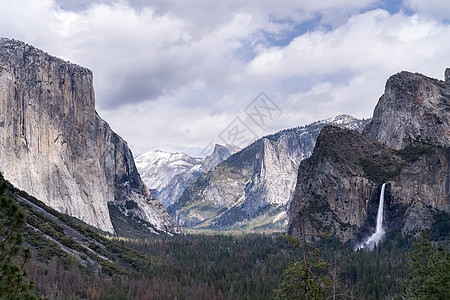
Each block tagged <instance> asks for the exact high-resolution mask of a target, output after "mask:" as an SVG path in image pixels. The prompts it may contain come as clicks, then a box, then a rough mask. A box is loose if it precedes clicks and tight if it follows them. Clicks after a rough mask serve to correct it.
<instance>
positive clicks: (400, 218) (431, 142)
mask: <svg viewBox="0 0 450 300" xmlns="http://www.w3.org/2000/svg"><path fill="white" fill-rule="evenodd" d="M449 89H450V84H449V82H448V81H447V82H444V81H439V80H436V79H431V78H428V77H426V76H423V75H421V74H413V73H409V72H401V73H399V74H396V75H394V76H392V77H391V78H390V79H389V80H388V82H387V84H386V89H385V94H384V95H383V96H382V97H381V98H380V101H379V103H378V104H377V106H376V108H375V112H374V117H373V119H372V122H371V123H369V124H368V125H367V126H366V128H365V130H364V134H360V133H357V132H354V131H348V130H347V131H346V130H343V129H339V128H334V127H326V128H324V129H323V130H322V132H321V134H320V136H319V138H318V142H317V144H316V147H315V149H314V152H313V154H312V156H311V157H310V158H308V159H306V160H304V161H302V163H301V164H300V168H299V176H298V180H297V185H296V189H295V196H294V199H293V201H292V203H291V207H290V212H289V226H288V232H289V233H290V234H293V235H296V236H298V235H299V234H300V210H301V206H302V204H305V208H304V210H305V217H306V220H307V222H306V224H307V229H308V230H309V231H312V232H319V231H324V230H327V229H331V230H332V231H333V232H334V233H335V234H336V236H337V237H338V238H340V239H341V241H344V242H347V241H351V240H353V241H355V240H356V239H359V238H362V237H363V235H368V233H370V231H373V228H374V227H375V216H376V211H377V207H378V201H379V200H378V199H379V193H380V188H381V184H382V183H383V182H386V183H387V186H386V193H385V210H384V217H385V229H386V231H390V230H401V231H402V232H403V233H411V232H417V231H419V230H420V229H421V228H428V227H430V226H431V225H432V223H433V222H434V221H435V220H434V216H435V215H436V214H437V213H450V175H449V173H450V172H449V171H450V148H449V139H450V136H449V131H448V130H449V129H450V128H449V116H450V93H449Z"/></svg>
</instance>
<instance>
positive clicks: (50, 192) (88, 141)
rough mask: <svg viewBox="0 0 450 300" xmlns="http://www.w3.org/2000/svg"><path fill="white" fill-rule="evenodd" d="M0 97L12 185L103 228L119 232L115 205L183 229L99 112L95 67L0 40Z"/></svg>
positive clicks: (0, 153) (2, 168)
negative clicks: (112, 213) (152, 191)
mask: <svg viewBox="0 0 450 300" xmlns="http://www.w3.org/2000/svg"><path fill="white" fill-rule="evenodd" d="M0 97H1V103H2V105H1V106H0V172H2V173H3V174H4V177H5V178H6V179H7V180H9V181H10V182H11V183H12V184H13V185H14V186H16V187H17V188H19V189H22V190H24V191H26V192H27V193H29V194H30V195H32V196H35V197H36V198H39V199H40V200H42V201H43V202H44V203H45V204H47V205H49V206H50V207H52V208H54V209H56V210H58V211H59V212H62V213H65V214H68V215H71V216H73V217H76V218H78V219H81V220H82V221H84V222H86V223H87V224H89V225H92V226H95V227H97V228H99V229H101V230H103V231H107V232H111V233H112V232H114V231H115V228H114V224H113V222H112V219H111V216H110V209H111V207H113V208H115V209H117V212H118V213H119V214H120V215H121V216H122V217H123V218H133V219H135V220H136V221H139V222H140V221H142V223H143V224H145V226H146V227H148V230H149V231H156V232H167V233H169V234H173V233H177V232H180V231H181V230H180V228H179V227H178V225H177V224H176V223H175V221H174V220H173V219H172V218H171V217H170V216H169V215H168V214H167V211H166V210H165V208H164V207H163V206H162V205H161V203H160V202H158V201H157V200H155V199H153V198H152V197H151V195H150V192H149V191H148V190H147V189H146V187H145V185H144V183H143V182H142V180H141V178H140V176H139V174H138V172H137V170H136V167H135V164H134V160H133V156H132V154H131V151H130V149H129V148H128V145H127V143H126V142H125V141H124V140H123V139H122V138H121V137H120V136H118V135H117V134H116V133H114V132H113V131H112V130H111V128H110V127H109V125H108V124H107V123H106V122H105V121H104V120H102V119H101V118H100V117H99V115H98V114H97V112H96V111H95V96H94V88H93V75H92V72H91V71H90V70H88V69H86V68H83V67H80V66H78V65H75V64H71V63H68V62H66V61H63V60H62V59H59V58H56V57H53V56H50V55H49V54H47V53H45V52H43V51H41V50H38V49H36V48H34V47H32V46H30V45H27V44H25V43H23V42H20V41H15V40H10V39H6V38H0Z"/></svg>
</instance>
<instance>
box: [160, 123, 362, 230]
mask: <svg viewBox="0 0 450 300" xmlns="http://www.w3.org/2000/svg"><path fill="white" fill-rule="evenodd" d="M367 123H368V120H358V119H356V118H354V117H352V116H348V115H341V116H337V117H335V118H330V119H328V120H323V121H318V122H315V123H312V124H310V125H306V126H301V127H297V128H293V129H287V130H283V131H280V132H278V133H275V134H272V135H268V136H266V137H263V138H261V139H259V140H257V141H255V142H254V143H252V144H251V145H249V146H247V147H246V148H244V149H243V150H241V151H239V152H237V153H235V154H234V155H232V156H230V157H229V158H228V159H226V160H225V161H223V162H222V163H220V164H219V165H217V166H216V167H214V168H212V169H211V170H210V171H209V172H207V173H204V174H202V175H201V176H200V177H199V178H198V179H197V180H196V181H195V182H194V183H193V184H192V185H191V186H189V187H188V188H187V189H186V190H185V191H184V193H183V195H182V196H181V198H180V199H179V200H178V201H176V202H175V203H174V204H172V205H171V206H169V207H168V212H169V213H170V214H171V216H172V217H173V218H175V219H176V220H177V222H178V223H179V224H180V225H181V226H184V227H191V228H209V229H217V230H222V229H258V228H277V229H284V228H286V225H287V215H286V208H287V206H288V205H289V202H290V200H291V199H292V194H293V191H294V187H295V183H296V177H297V169H298V164H299V163H300V161H301V160H303V159H304V158H307V157H309V156H310V155H311V153H312V150H313V148H314V144H315V140H316V138H317V136H318V135H319V132H320V130H321V129H322V128H323V127H324V126H325V125H328V124H335V125H337V126H343V127H349V128H352V129H358V130H362V129H363V127H364V125H366V124H367Z"/></svg>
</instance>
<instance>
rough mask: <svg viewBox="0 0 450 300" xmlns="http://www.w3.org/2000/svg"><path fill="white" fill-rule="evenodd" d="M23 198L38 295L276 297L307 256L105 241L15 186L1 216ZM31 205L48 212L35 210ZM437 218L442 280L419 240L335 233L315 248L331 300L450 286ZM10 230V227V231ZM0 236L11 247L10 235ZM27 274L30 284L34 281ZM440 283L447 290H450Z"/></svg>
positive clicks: (239, 241) (261, 246)
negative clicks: (371, 240)
mask: <svg viewBox="0 0 450 300" xmlns="http://www.w3.org/2000/svg"><path fill="white" fill-rule="evenodd" d="M0 184H2V178H1V177H0ZM15 195H16V196H17V195H20V196H21V197H26V198H27V199H28V200H29V201H30V202H29V203H25V202H23V201H19V202H18V204H19V205H20V207H21V208H20V209H19V205H13V206H14V207H16V208H14V209H17V213H18V214H19V215H21V214H23V216H25V220H26V224H27V225H25V226H24V227H23V230H22V231H21V233H22V235H23V237H24V241H25V243H24V246H25V247H29V248H30V250H31V253H32V258H31V261H30V262H28V263H27V264H26V265H25V269H26V271H27V273H28V277H29V279H31V280H32V281H33V282H34V290H33V291H32V293H34V294H36V296H38V297H41V296H43V297H45V298H48V299H233V300H234V299H272V298H273V297H274V296H275V294H274V290H276V289H277V287H278V286H279V283H280V282H281V280H282V273H283V270H285V269H286V268H287V267H288V266H290V265H292V263H293V262H295V261H298V259H299V257H301V250H300V249H298V248H295V247H293V246H291V245H290V244H289V243H288V242H287V241H286V239H285V238H283V237H282V236H281V235H280V234H242V235H237V234H235V235H224V234H222V235H201V234H188V235H180V236H174V237H164V236H152V237H148V238H147V239H143V238H136V239H119V238H107V237H105V236H102V235H100V234H98V233H96V232H94V231H93V230H92V229H91V228H88V227H85V226H82V225H80V224H79V223H77V222H74V221H73V219H71V218H68V217H67V216H65V215H62V214H60V213H57V212H55V211H54V210H52V209H50V208H48V207H45V206H44V205H43V203H41V202H39V201H37V200H36V199H33V198H32V197H29V196H27V195H26V194H24V193H23V192H18V191H17V190H15V189H14V188H12V187H11V186H7V192H5V196H7V197H3V200H4V201H3V200H2V201H3V202H4V203H3V204H2V206H0V208H1V211H0V212H2V213H3V214H4V213H5V212H7V211H8V208H7V207H12V206H11V205H10V204H8V203H9V202H8V203H7V202H5V201H6V199H12V198H14V197H15ZM30 203H31V204H32V205H37V206H38V208H39V209H42V210H39V209H38V210H36V209H35V208H32V205H31V204H30ZM7 204H8V205H9V206H8V205H7ZM44 211H45V212H44ZM19 212H20V213H19ZM22 212H23V213H22ZM15 213H16V212H15ZM46 213H51V214H46ZM6 219H8V217H6V218H5V217H0V220H6ZM19 219H20V218H19ZM436 220H437V221H436V223H435V224H434V225H433V227H432V228H431V230H429V233H430V238H431V240H432V241H434V242H432V243H428V242H426V243H425V242H423V241H421V245H425V246H426V247H428V248H426V247H422V248H424V249H425V250H426V251H428V252H430V251H432V250H433V249H435V248H433V247H435V245H436V242H435V241H439V243H440V244H441V245H442V247H440V248H439V247H437V248H436V249H440V250H439V251H437V252H436V253H434V254H433V255H432V257H434V259H435V261H436V262H438V263H432V264H430V268H431V270H436V271H433V272H434V273H437V272H439V273H438V274H439V276H434V277H433V276H430V277H429V278H428V277H427V280H426V282H425V283H423V282H422V281H421V278H422V277H421V276H418V275H417V274H421V273H420V272H424V271H423V270H422V271H421V270H419V273H417V272H416V271H414V269H413V268H412V267H414V264H411V263H410V262H411V261H414V260H412V258H411V257H413V256H411V255H409V256H408V253H416V254H415V256H414V257H415V259H416V260H417V259H424V258H423V253H426V251H422V252H421V253H422V254H420V253H419V252H417V247H416V245H417V241H418V240H417V239H416V238H415V237H411V236H406V237H405V236H402V235H401V234H400V233H398V232H390V233H388V234H387V236H386V238H385V240H384V241H383V242H382V243H381V244H380V245H379V246H378V247H376V248H375V249H374V250H373V251H366V250H358V251H354V250H353V248H352V245H342V244H341V243H340V242H339V241H336V240H334V239H333V238H330V239H327V240H322V241H321V242H320V243H317V244H315V245H314V246H315V247H318V248H320V249H321V250H322V251H320V252H321V258H320V259H322V260H324V261H326V262H327V263H328V264H329V268H328V271H327V272H328V275H327V274H325V275H327V276H330V278H331V279H333V280H334V282H332V285H330V286H327V287H326V295H325V298H326V299H327V297H328V298H329V299H333V297H332V296H333V291H334V292H335V294H336V295H345V296H337V297H336V298H335V299H368V300H370V299H402V297H406V295H408V294H407V293H412V292H414V293H421V292H423V290H424V288H422V286H426V290H429V289H430V288H429V287H430V286H431V287H433V285H434V286H436V284H437V285H442V283H439V282H441V281H442V282H444V283H445V282H446V281H447V282H448V281H449V280H446V278H448V276H449V274H448V273H449V271H448V269H449V268H448V263H449V258H448V257H449V254H448V252H445V250H444V249H446V251H448V249H449V240H448V234H449V232H448V230H449V220H450V219H449V215H448V214H444V213H441V214H439V215H438V216H437V218H436ZM19 223H20V222H19ZM19 223H18V224H19ZM5 228H6V229H7V228H8V226H6V227H3V228H2V230H3V229H5ZM4 232H5V231H4ZM0 235H3V236H0V238H2V239H3V240H2V243H5V239H4V236H6V235H7V234H6V233H3V234H0ZM15 240H16V241H20V240H21V237H19V236H17V239H15ZM415 242H416V244H414V243H415ZM415 247H416V248H415ZM414 249H416V250H414ZM413 250H414V251H416V252H413ZM420 255H422V256H420ZM440 256H444V258H443V259H441V257H440ZM20 261H21V260H20V259H19V260H18V262H20ZM11 270H13V269H11ZM14 270H16V271H17V272H19V273H17V272H16V271H14V272H16V273H17V274H18V276H19V277H17V278H22V277H20V276H22V275H20V274H23V273H21V272H22V271H21V270H20V268H19V269H14ZM425 271H427V270H425ZM414 274H415V275H414ZM14 276H15V275H14ZM445 276H447V277H445ZM5 278H6V277H5ZM407 278H409V279H411V280H410V281H408V280H406V279H407ZM20 280H21V282H24V283H27V282H28V279H27V280H24V281H22V279H20ZM439 280H440V281H439ZM408 282H412V283H413V284H414V285H415V286H416V288H415V289H410V290H409V291H408V290H407V289H406V288H405V283H408ZM434 282H438V283H436V284H434ZM6 284H8V282H6V283H5V285H6ZM439 287H440V291H441V293H444V292H445V290H446V289H445V287H444V288H442V287H441V286H439ZM1 288H2V287H1V286H0V290H1ZM4 290H7V289H4ZM26 290H27V288H26V286H25V289H24V291H26ZM445 296H446V294H445ZM6 298H8V297H6ZM430 299H432V298H430ZM436 299H441V298H436ZM442 299H445V298H442Z"/></svg>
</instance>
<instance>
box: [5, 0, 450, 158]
mask: <svg viewBox="0 0 450 300" xmlns="http://www.w3.org/2000/svg"><path fill="white" fill-rule="evenodd" d="M376 3H378V1H376V0H364V1H360V0H321V1H306V2H305V1H291V0H280V1H277V3H276V4H274V2H273V1H269V0H248V1H240V0H230V1H219V2H217V1H216V2H214V1H209V0H201V1H192V0H190V1H189V0H186V1H165V0H159V1H152V3H151V6H150V4H148V1H144V0H130V1H115V0H98V1H95V2H93V1H90V0H76V1H66V0H58V1H57V2H54V1H52V0H38V1H36V0H22V1H8V0H0V36H7V37H12V38H16V39H20V40H23V41H25V42H27V43H30V44H33V45H34V46H36V47H38V48H41V49H43V50H45V51H47V52H49V53H51V54H53V55H56V56H59V57H62V58H64V59H67V60H71V61H73V62H76V63H78V64H80V65H83V66H85V67H88V68H90V69H92V70H93V72H94V86H95V89H96V98H97V108H98V110H99V113H100V115H101V116H102V117H103V118H105V119H106V120H107V121H108V122H109V123H110V124H111V126H112V128H113V129H114V130H116V131H117V132H118V133H119V134H120V135H122V136H123V137H124V138H125V139H126V140H127V141H128V142H129V144H130V145H131V146H132V149H133V150H134V152H135V153H142V152H144V151H146V150H150V149H156V148H159V149H162V150H183V149H186V150H189V151H191V152H190V154H193V155H195V154H197V153H196V152H195V151H198V150H201V148H202V147H204V146H206V144H207V143H209V141H211V140H214V139H215V138H216V137H217V135H218V134H220V132H221V131H222V130H223V129H224V128H225V127H226V126H227V125H228V123H229V122H231V121H232V120H233V119H234V118H235V117H236V116H240V115H241V114H242V111H243V109H244V108H245V106H246V105H247V104H248V103H249V102H250V101H251V100H252V99H253V98H254V97H255V96H256V95H257V94H258V93H259V92H261V91H264V92H266V93H267V94H268V95H269V96H270V97H273V98H274V100H276V101H277V104H278V105H279V106H280V107H281V108H282V109H283V111H284V115H283V118H279V119H276V120H273V122H272V123H271V124H270V125H269V128H268V129H267V131H266V132H258V133H261V134H267V133H270V131H275V130H279V129H282V128H287V127H294V126H297V125H301V124H305V123H308V122H312V121H315V120H317V119H319V118H327V117H331V116H333V115H335V114H338V113H349V114H354V115H356V116H359V117H363V116H366V117H368V116H370V115H371V112H372V110H373V108H374V105H375V103H376V101H377V99H378V97H379V96H380V95H381V93H382V90H383V86H384V82H385V80H386V79H387V77H388V76H389V75H391V74H393V73H396V72H398V71H401V70H411V71H417V72H422V73H424V74H427V75H430V76H435V77H439V78H440V77H442V72H443V70H444V69H445V67H449V66H450V61H449V58H448V53H449V51H450V49H449V48H450V34H449V25H446V24H445V23H440V22H439V21H436V20H438V19H437V17H436V18H434V19H433V18H430V15H435V16H437V15H438V14H437V13H436V12H435V13H433V12H432V10H433V9H434V8H432V7H431V6H429V5H425V1H423V2H421V1H419V0H410V1H408V5H409V6H410V7H411V8H413V9H416V10H418V11H420V13H418V14H416V15H412V16H408V15H406V14H404V13H399V14H396V15H391V14H389V13H388V12H386V11H383V10H369V11H368V12H366V13H360V11H361V10H362V9H368V8H370V7H372V6H374V5H376ZM427 3H428V2H427ZM61 7H63V8H65V9H63V8H61ZM443 11H445V10H444V9H443ZM425 12H428V13H427V14H426V13H425ZM433 20H434V21H433ZM304 21H308V22H310V23H302V22H304ZM303 25H304V26H306V27H307V30H306V33H304V34H301V35H299V34H297V33H296V30H297V29H296V26H300V27H301V26H303ZM308 26H309V27H308ZM324 28H326V29H324ZM300 31H301V32H304V31H305V30H303V31H302V30H300ZM269 35H270V37H272V38H273V37H274V38H275V40H276V39H277V38H279V39H281V40H283V38H286V40H287V41H288V45H283V44H282V45H278V46H277V47H275V46H273V45H271V44H270V40H269V39H267V37H268V36H269ZM295 35H297V36H295ZM286 36H289V37H292V40H289V37H286ZM130 119H133V122H129V120H130Z"/></svg>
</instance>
